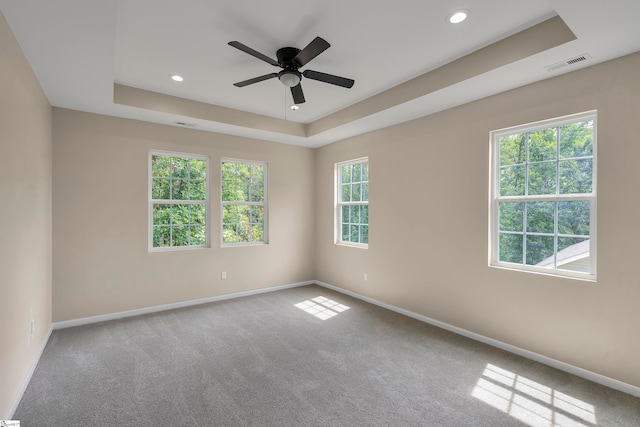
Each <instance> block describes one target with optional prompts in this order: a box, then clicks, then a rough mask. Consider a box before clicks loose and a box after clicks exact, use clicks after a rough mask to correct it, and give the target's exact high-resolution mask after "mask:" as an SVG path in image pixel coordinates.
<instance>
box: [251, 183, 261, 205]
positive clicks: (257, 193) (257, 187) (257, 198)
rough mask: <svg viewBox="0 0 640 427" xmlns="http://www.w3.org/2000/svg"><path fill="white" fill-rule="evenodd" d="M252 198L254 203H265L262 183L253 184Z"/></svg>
mask: <svg viewBox="0 0 640 427" xmlns="http://www.w3.org/2000/svg"><path fill="white" fill-rule="evenodd" d="M250 190H251V198H250V201H252V202H264V185H263V184H262V183H255V182H254V183H252V184H251V188H250Z"/></svg>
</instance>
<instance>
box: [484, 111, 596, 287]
mask: <svg viewBox="0 0 640 427" xmlns="http://www.w3.org/2000/svg"><path fill="white" fill-rule="evenodd" d="M491 139H492V150H491V153H492V174H491V178H492V185H491V199H492V202H491V224H490V230H491V231H490V232H491V236H490V237H491V265H494V266H503V267H508V268H517V269H521V270H528V271H536V272H544V273H551V274H554V275H560V276H570V277H579V278H584V279H589V280H595V266H596V259H595V255H596V254H595V247H596V246H595V236H596V233H595V228H596V223H595V218H596V173H595V172H596V113H595V112H588V113H582V114H577V115H573V116H567V117H563V118H559V119H554V120H549V121H545V122H540V123H534V124H531V125H525V126H519V127H515V128H510V129H504V130H500V131H494V132H492V134H491Z"/></svg>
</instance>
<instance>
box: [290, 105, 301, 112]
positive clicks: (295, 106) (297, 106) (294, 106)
mask: <svg viewBox="0 0 640 427" xmlns="http://www.w3.org/2000/svg"><path fill="white" fill-rule="evenodd" d="M291 109H292V110H293V111H297V110H299V109H300V106H299V105H292V106H291Z"/></svg>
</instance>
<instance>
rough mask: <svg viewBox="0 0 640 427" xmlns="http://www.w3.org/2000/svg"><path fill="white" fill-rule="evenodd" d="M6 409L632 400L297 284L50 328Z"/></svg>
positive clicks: (247, 422) (201, 421) (450, 413)
mask: <svg viewBox="0 0 640 427" xmlns="http://www.w3.org/2000/svg"><path fill="white" fill-rule="evenodd" d="M319 296H322V297H324V298H326V299H328V300H325V299H318V300H315V301H314V298H317V297H319ZM335 303H340V304H341V306H336V305H335ZM300 304H302V305H300ZM296 305H299V306H296ZM346 307H349V308H348V309H347V308H346ZM303 309H306V310H307V311H305V310H303ZM329 310H330V311H329ZM316 315H318V316H321V317H328V316H331V317H328V318H326V319H325V320H322V319H321V318H319V317H316ZM14 418H15V419H19V420H21V422H22V423H21V426H22V427H31V426H38V427H40V426H65V427H68V426H82V427H86V426H329V425H335V426H491V427H496V426H523V425H524V426H526V425H529V426H554V425H558V426H563V427H576V426H578V427H584V426H586V427H595V426H638V425H640V399H638V398H634V397H632V396H630V395H626V394H624V393H620V392H617V391H614V390H611V389H608V388H606V387H602V386H600V385H597V384H594V383H591V382H589V381H586V380H583V379H580V378H578V377H575V376H572V375H569V374H566V373H563V372H560V371H557V370H555V369H553V368H549V367H547V366H544V365H541V364H539V363H536V362H532V361H529V360H527V359H523V358H520V357H518V356H515V355H512V354H509V353H506V352H503V351H501V350H498V349H495V348H493V347H490V346H487V345H484V344H481V343H478V342H475V341H472V340H469V339H466V338H464V337H461V336H458V335H455V334H452V333H449V332H447V331H443V330H440V329H438V328H435V327H432V326H430V325H426V324H424V323H421V322H418V321H416V320H414V319H411V318H407V317H404V316H401V315H399V314H396V313H393V312H390V311H388V310H385V309H382V308H379V307H376V306H373V305H371V304H368V303H365V302H362V301H360V300H356V299H353V298H350V297H348V296H345V295H342V294H338V293H335V292H332V291H330V290H327V289H324V288H321V287H318V286H305V287H300V288H293V289H288V290H283V291H278V292H271V293H267V294H261V295H256V296H251V297H245V298H239V299H234V300H226V301H221V302H216V303H212V304H206V305H201V306H196V307H191V308H186V309H180V310H174V311H169V312H164V313H159V314H152V315H146V316H140V317H136V318H129V319H123V320H117V321H112V322H105V323H101V324H95V325H89V326H82V327H76V328H70V329H64V330H59V331H55V332H54V333H53V334H52V336H51V339H50V341H49V343H48V345H47V347H46V349H45V351H44V354H43V356H42V358H41V360H40V363H39V365H38V367H37V369H36V371H35V373H34V375H33V378H32V380H31V383H30V384H29V386H28V388H27V390H26V392H25V394H24V396H23V398H22V401H21V402H20V405H19V407H18V409H17V411H16V414H15V415H14Z"/></svg>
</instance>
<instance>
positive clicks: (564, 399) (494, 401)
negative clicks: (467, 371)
mask: <svg viewBox="0 0 640 427" xmlns="http://www.w3.org/2000/svg"><path fill="white" fill-rule="evenodd" d="M471 395H472V396H473V397H475V398H476V399H479V400H481V401H483V402H484V403H486V404H488V405H490V406H493V407H494V408H496V409H499V410H501V411H502V412H504V413H506V414H509V415H511V416H512V417H514V418H517V419H518V420H520V421H522V422H523V423H525V424H527V425H529V426H531V427H596V426H597V425H598V424H597V423H596V414H595V408H594V406H593V405H591V404H589V403H586V402H583V401H582V400H579V399H576V398H575V397H572V396H569V395H567V394H564V393H561V392H559V391H557V390H554V389H552V388H551V387H547V386H545V385H543V384H540V383H538V382H535V381H532V380H530V379H528V378H525V377H523V376H521V375H517V374H515V373H513V372H511V371H507V370H506V369H502V368H500V367H498V366H495V365H492V364H490V363H488V364H487V366H486V368H485V370H484V372H483V373H482V377H480V379H479V380H478V382H477V383H476V386H475V388H474V389H473V392H472V393H471Z"/></svg>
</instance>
